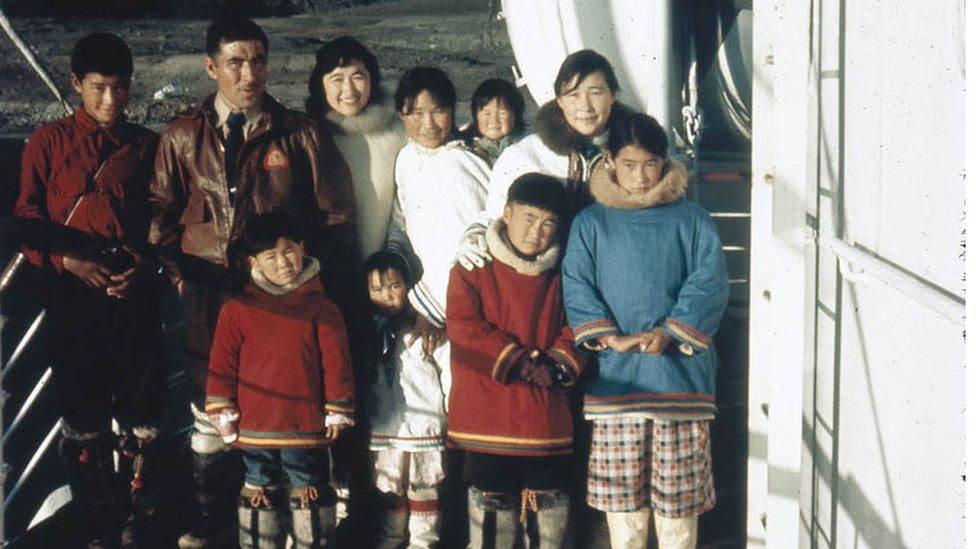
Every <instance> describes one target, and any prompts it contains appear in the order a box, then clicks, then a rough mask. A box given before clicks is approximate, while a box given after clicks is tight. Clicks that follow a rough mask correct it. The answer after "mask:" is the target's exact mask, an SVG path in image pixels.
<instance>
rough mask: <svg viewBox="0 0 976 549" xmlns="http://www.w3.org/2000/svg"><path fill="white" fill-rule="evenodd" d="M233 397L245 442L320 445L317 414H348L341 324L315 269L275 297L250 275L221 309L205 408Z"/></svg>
mask: <svg viewBox="0 0 976 549" xmlns="http://www.w3.org/2000/svg"><path fill="white" fill-rule="evenodd" d="M235 404H236V406H237V407H238V408H239V409H240V412H241V419H240V424H239V429H240V438H238V441H237V445H239V446H242V447H250V448H309V447H316V446H325V445H326V441H325V423H324V422H325V415H326V414H328V413H341V414H347V415H351V414H352V412H353V376H352V365H351V362H350V359H349V345H348V341H347V340H346V328H345V324H344V323H343V320H342V314H341V313H340V312H339V310H338V308H336V306H335V305H334V304H333V303H332V302H331V301H329V300H328V298H326V297H325V293H324V291H323V289H322V283H321V282H320V281H319V278H318V277H317V276H316V277H313V278H312V279H311V280H309V281H308V282H305V283H304V284H302V285H301V286H299V287H298V288H296V289H295V290H293V291H291V292H289V293H287V294H284V295H279V296H275V295H271V294H270V293H268V292H266V291H265V290H263V289H261V288H259V287H258V286H257V285H256V284H254V283H253V282H252V283H251V284H249V285H248V286H247V288H246V289H245V290H244V293H243V294H242V295H241V296H239V297H237V298H234V299H232V300H230V301H228V302H227V303H225V304H224V306H223V307H222V308H221V310H220V317H219V319H218V320H217V330H216V333H215V334H214V341H213V348H212V349H211V351H210V374H209V377H208V379H207V404H206V410H207V411H208V412H210V411H215V410H219V409H220V408H224V407H227V406H231V405H235Z"/></svg>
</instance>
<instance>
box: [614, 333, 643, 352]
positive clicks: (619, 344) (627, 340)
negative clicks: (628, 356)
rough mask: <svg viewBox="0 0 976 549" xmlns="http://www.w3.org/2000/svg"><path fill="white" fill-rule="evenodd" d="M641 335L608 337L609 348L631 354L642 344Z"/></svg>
mask: <svg viewBox="0 0 976 549" xmlns="http://www.w3.org/2000/svg"><path fill="white" fill-rule="evenodd" d="M639 335H640V334H635V335H612V336H607V347H610V348H611V349H613V350H614V351H617V352H618V353H629V352H631V351H633V350H634V349H636V348H637V347H638V346H639V345H640V344H641V339H640V337H639Z"/></svg>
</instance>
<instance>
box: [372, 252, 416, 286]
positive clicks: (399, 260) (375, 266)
mask: <svg viewBox="0 0 976 549" xmlns="http://www.w3.org/2000/svg"><path fill="white" fill-rule="evenodd" d="M387 269H393V270H394V271H397V272H398V273H400V276H401V277H403V282H404V283H405V284H406V285H407V287H408V288H409V287H411V286H413V281H412V280H410V268H409V267H407V261H406V260H405V259H404V258H403V256H401V255H400V254H398V253H394V252H390V251H387V250H380V251H378V252H376V253H374V254H372V255H371V256H369V257H367V258H366V261H364V262H363V267H362V269H361V271H360V272H361V273H362V277H363V278H366V277H368V276H369V275H370V273H372V272H373V271H379V272H380V273H384V272H386V270H387ZM367 289H368V288H367Z"/></svg>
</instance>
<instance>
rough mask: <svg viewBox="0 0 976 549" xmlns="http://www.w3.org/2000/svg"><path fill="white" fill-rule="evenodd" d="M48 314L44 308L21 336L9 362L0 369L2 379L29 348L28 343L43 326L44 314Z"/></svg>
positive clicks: (0, 379) (0, 378)
mask: <svg viewBox="0 0 976 549" xmlns="http://www.w3.org/2000/svg"><path fill="white" fill-rule="evenodd" d="M46 314H47V310H46V309H45V310H42V311H41V312H40V313H39V314H38V315H37V317H35V318H34V321H33V322H31V325H30V327H29V328H27V331H26V332H25V333H24V337H22V338H20V342H19V343H17V347H16V348H15V349H14V352H13V354H12V355H10V359H9V360H7V363H6V364H4V365H3V370H0V381H2V380H3V379H4V378H6V377H7V374H8V373H10V370H11V369H12V368H13V365H14V364H15V363H16V362H17V359H19V358H20V355H21V354H22V353H23V352H24V349H26V348H27V344H28V343H30V340H31V339H33V338H34V335H35V334H37V330H38V329H39V328H40V327H41V323H42V322H44V316H45V315H46Z"/></svg>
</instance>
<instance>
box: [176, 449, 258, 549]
mask: <svg viewBox="0 0 976 549" xmlns="http://www.w3.org/2000/svg"><path fill="white" fill-rule="evenodd" d="M192 436H193V438H192V439H191V443H192V445H193V481H194V484H195V485H196V486H195V489H196V493H195V494H194V495H195V497H196V501H197V505H198V508H199V512H200V518H199V520H198V521H197V523H196V524H195V525H194V526H193V528H192V529H191V530H190V531H189V532H187V533H185V534H183V535H182V536H181V537H180V539H179V541H178V545H179V547H180V549H208V548H212V547H223V546H224V545H227V544H228V543H231V542H233V541H234V540H235V539H237V524H235V523H236V521H235V517H234V508H235V507H236V505H235V503H236V495H237V492H238V490H239V489H240V486H241V481H242V479H241V477H242V466H241V456H240V452H239V451H238V450H233V449H226V445H224V444H223V442H222V441H221V440H220V437H219V436H216V435H203V434H201V433H198V432H194V433H193V435H192ZM203 436H207V437H209V438H212V439H214V442H213V444H212V448H211V447H209V446H208V447H201V446H200V445H198V439H200V438H202V437H203Z"/></svg>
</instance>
